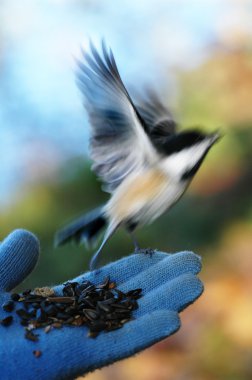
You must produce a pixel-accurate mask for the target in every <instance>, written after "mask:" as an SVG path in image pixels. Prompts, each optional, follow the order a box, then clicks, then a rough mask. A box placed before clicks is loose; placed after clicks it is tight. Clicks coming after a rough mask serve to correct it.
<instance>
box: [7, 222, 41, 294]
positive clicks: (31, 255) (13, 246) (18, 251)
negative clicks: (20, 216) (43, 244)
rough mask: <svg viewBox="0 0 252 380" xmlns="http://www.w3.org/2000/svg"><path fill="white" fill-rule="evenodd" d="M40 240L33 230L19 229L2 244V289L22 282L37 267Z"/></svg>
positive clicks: (10, 287) (8, 288)
mask: <svg viewBox="0 0 252 380" xmlns="http://www.w3.org/2000/svg"><path fill="white" fill-rule="evenodd" d="M38 257H39V242H38V239H37V238H36V236H34V235H33V234H32V233H31V232H29V231H26V230H22V229H18V230H15V231H13V232H11V233H10V235H8V236H7V237H6V238H5V239H4V240H3V241H2V243H1V244H0V291H9V290H11V289H13V288H14V287H15V286H17V285H18V284H20V283H21V282H22V281H23V280H24V279H25V278H26V277H27V276H28V274H29V273H30V272H31V271H32V270H33V268H34V267H35V265H36V263H37V260H38Z"/></svg>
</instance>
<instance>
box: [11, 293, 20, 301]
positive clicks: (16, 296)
mask: <svg viewBox="0 0 252 380" xmlns="http://www.w3.org/2000/svg"><path fill="white" fill-rule="evenodd" d="M11 299H12V301H18V300H19V299H20V295H19V294H17V293H12V294H11Z"/></svg>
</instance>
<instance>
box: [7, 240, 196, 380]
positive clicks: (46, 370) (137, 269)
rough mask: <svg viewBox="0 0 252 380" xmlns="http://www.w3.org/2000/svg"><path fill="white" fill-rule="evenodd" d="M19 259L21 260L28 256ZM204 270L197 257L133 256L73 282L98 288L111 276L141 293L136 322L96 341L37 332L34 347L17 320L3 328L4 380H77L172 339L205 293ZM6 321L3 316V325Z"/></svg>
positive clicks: (81, 333) (65, 332)
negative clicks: (182, 318) (184, 315)
mask: <svg viewBox="0 0 252 380" xmlns="http://www.w3.org/2000/svg"><path fill="white" fill-rule="evenodd" d="M18 246H19V245H18ZM23 247H24V245H23ZM12 249H13V247H12ZM20 254H21V256H22V257H23V254H24V253H20ZM26 262H27V261H26ZM200 269H201V261H200V258H199V257H198V256H196V255H195V254H193V253H190V252H180V253H177V254H172V255H168V254H166V253H161V252H156V253H154V254H153V255H152V256H149V255H142V254H135V255H131V256H129V257H126V258H123V259H121V260H119V261H117V262H114V263H111V264H109V265H107V266H105V267H103V268H100V269H98V270H96V271H94V272H88V273H84V274H83V275H81V276H79V277H78V278H77V279H74V281H76V280H77V281H81V280H84V279H88V280H90V281H92V282H94V283H96V284H98V283H100V282H101V281H102V280H103V279H104V277H106V276H107V275H108V274H109V275H110V278H111V280H113V281H116V283H117V287H118V288H119V289H121V290H123V291H127V290H130V289H135V288H142V289H143V297H142V298H140V299H139V301H138V303H139V308H138V309H137V310H136V311H134V318H135V319H134V320H133V321H131V322H129V323H126V324H125V325H124V327H123V328H122V329H119V330H115V331H112V332H108V333H101V334H100V335H99V336H98V337H97V338H95V339H91V338H88V337H87V332H88V330H87V328H86V327H84V326H83V327H64V328H62V329H59V330H58V329H55V330H53V331H51V332H50V333H49V334H45V333H44V331H43V330H38V331H37V332H38V333H39V341H38V342H35V343H34V342H31V341H28V340H26V339H25V338H24V331H23V327H22V326H20V324H19V320H18V317H17V316H14V322H13V324H12V325H11V326H9V327H3V326H0V378H1V379H4V380H9V379H10V380H11V379H13V378H15V380H23V379H26V380H30V379H37V380H50V379H73V378H75V377H77V376H78V375H81V374H85V373H87V372H89V371H92V370H94V369H96V368H101V367H103V366H105V365H108V364H111V363H113V362H115V361H117V360H120V359H123V358H126V357H129V356H131V355H133V354H135V353H137V352H139V351H141V350H143V349H145V348H147V347H149V346H151V345H152V344H154V343H155V342H158V341H160V340H162V339H164V338H166V337H168V336H169V335H171V334H173V333H175V332H176V331H177V330H178V329H179V328H180V319H179V316H178V312H179V311H181V310H183V309H184V308H185V307H186V306H187V305H189V304H190V303H192V302H193V301H194V300H195V299H196V298H198V297H199V296H200V294H201V293H202V291H203V285H202V283H201V282H200V280H199V279H198V278H197V277H196V274H197V273H198V272H199V271H200ZM13 271H16V267H13V268H12V269H11V270H10V271H9V273H10V275H11V273H12V272H13ZM23 271H25V268H23ZM21 272H22V271H20V270H19V273H21ZM14 276H15V277H17V275H16V274H14ZM22 279H23V277H22ZM5 282H6V280H5ZM61 289H62V286H61V285H58V286H56V287H55V290H56V291H57V293H59V294H60V292H61ZM7 297H8V295H7V293H2V295H0V305H1V303H2V302H3V300H6V298H7ZM14 314H15V313H13V315H14ZM7 315H8V313H6V312H4V311H3V310H0V319H1V318H3V317H5V316H7ZM33 350H40V351H41V352H42V355H41V356H40V357H39V358H36V357H34V355H33Z"/></svg>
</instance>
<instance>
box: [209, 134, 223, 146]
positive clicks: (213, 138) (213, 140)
mask: <svg viewBox="0 0 252 380" xmlns="http://www.w3.org/2000/svg"><path fill="white" fill-rule="evenodd" d="M222 137H223V136H222V135H221V134H220V132H214V133H212V134H211V135H210V143H211V145H213V144H215V143H216V142H217V141H218V140H220V139H221V138H222Z"/></svg>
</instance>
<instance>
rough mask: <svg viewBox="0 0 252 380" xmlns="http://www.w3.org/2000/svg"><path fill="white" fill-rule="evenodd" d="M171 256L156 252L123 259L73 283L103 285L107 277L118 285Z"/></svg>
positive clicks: (56, 288) (59, 287)
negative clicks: (87, 282)
mask: <svg viewBox="0 0 252 380" xmlns="http://www.w3.org/2000/svg"><path fill="white" fill-rule="evenodd" d="M167 256H170V254H167V253H163V252H154V253H153V254H152V255H144V254H141V253H137V254H133V255H130V256H127V257H123V258H122V259H120V260H117V261H114V262H112V263H110V264H107V265H105V266H104V267H102V268H99V269H97V270H95V271H92V272H86V273H83V274H81V275H80V276H78V277H76V278H75V279H74V280H72V281H77V282H80V281H83V280H84V279H85V280H88V281H91V282H93V283H94V284H99V283H101V282H102V281H103V280H104V278H105V277H107V276H110V278H111V280H113V281H116V283H117V285H118V284H120V283H122V282H125V281H127V280H128V279H130V278H132V277H134V276H136V275H138V274H141V273H142V272H143V271H144V270H146V269H147V268H153V266H154V265H156V264H157V263H159V262H160V261H162V260H164V259H165V258H167ZM61 289H62V285H58V286H55V287H54V290H55V292H56V293H57V292H60V291H61Z"/></svg>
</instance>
